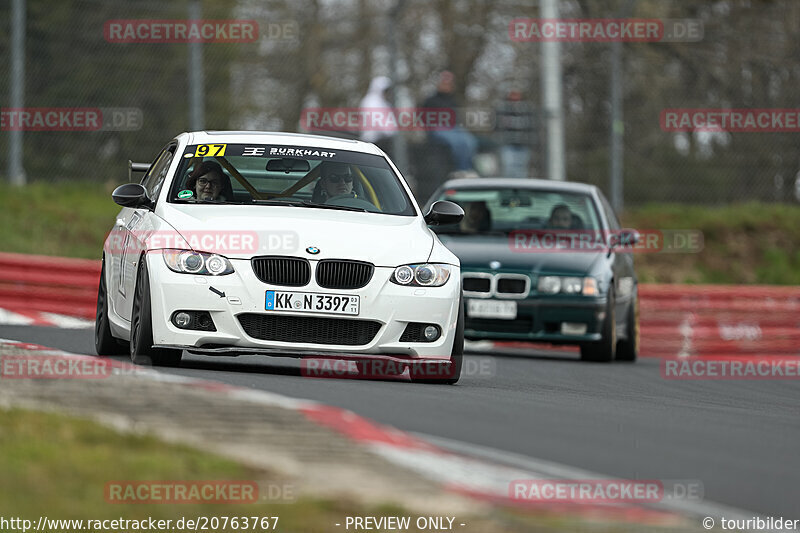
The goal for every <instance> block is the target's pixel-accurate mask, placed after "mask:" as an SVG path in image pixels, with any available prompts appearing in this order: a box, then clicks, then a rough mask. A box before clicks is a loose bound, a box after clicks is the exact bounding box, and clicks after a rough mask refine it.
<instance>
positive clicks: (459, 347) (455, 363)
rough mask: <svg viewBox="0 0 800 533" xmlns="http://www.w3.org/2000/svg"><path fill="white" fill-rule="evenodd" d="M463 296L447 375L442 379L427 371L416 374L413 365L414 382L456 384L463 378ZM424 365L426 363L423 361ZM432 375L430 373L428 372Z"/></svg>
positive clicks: (411, 373)
mask: <svg viewBox="0 0 800 533" xmlns="http://www.w3.org/2000/svg"><path fill="white" fill-rule="evenodd" d="M463 303H464V302H463V298H459V299H458V322H456V333H455V339H453V349H452V350H451V352H450V364H449V365H448V370H447V373H446V375H447V376H448V377H446V378H442V379H430V378H426V377H425V376H426V373H425V372H422V375H421V376H417V377H415V376H414V370H413V367H412V368H411V369H410V370H409V375H410V376H411V381H412V382H413V383H430V384H432V385H455V384H456V383H458V380H459V379H461V368H462V367H463V366H464V305H463ZM421 364H422V365H424V364H425V363H421ZM428 375H430V374H428Z"/></svg>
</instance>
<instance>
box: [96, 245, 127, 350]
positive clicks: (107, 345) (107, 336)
mask: <svg viewBox="0 0 800 533" xmlns="http://www.w3.org/2000/svg"><path fill="white" fill-rule="evenodd" d="M94 351H95V352H96V353H97V355H124V354H125V353H126V352H127V350H126V349H125V346H124V345H123V344H120V341H118V340H117V339H116V338H115V337H114V336H113V335H112V334H111V326H110V325H109V323H108V291H107V290H106V260H105V258H103V260H102V266H101V267H100V284H99V285H98V287H97V313H96V314H95V317H94Z"/></svg>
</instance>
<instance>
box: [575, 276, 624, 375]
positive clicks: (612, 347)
mask: <svg viewBox="0 0 800 533" xmlns="http://www.w3.org/2000/svg"><path fill="white" fill-rule="evenodd" d="M614 308H615V299H614V289H613V288H610V289H609V290H608V303H607V304H606V318H605V320H603V327H602V329H601V338H600V340H599V341H598V342H587V343H585V344H581V361H590V362H594V363H608V362H610V361H612V360H613V359H614V354H615V352H616V348H617V319H616V316H615V315H616V314H615V312H614Z"/></svg>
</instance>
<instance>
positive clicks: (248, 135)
mask: <svg viewBox="0 0 800 533" xmlns="http://www.w3.org/2000/svg"><path fill="white" fill-rule="evenodd" d="M183 135H186V136H188V139H187V144H247V143H254V144H279V145H288V146H303V147H309V148H326V149H331V150H350V151H353V152H364V153H368V154H375V155H383V152H381V150H380V149H379V148H378V147H377V146H375V145H374V144H372V143H367V142H363V141H357V140H353V139H341V138H338V137H327V136H325V135H310V134H304V133H284V132H275V131H192V132H187V133H182V134H181V135H179V136H178V137H181V136H183Z"/></svg>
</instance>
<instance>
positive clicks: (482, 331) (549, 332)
mask: <svg viewBox="0 0 800 533" xmlns="http://www.w3.org/2000/svg"><path fill="white" fill-rule="evenodd" d="M464 300H465V305H467V306H468V303H467V300H468V298H466V297H465V298H464ZM515 301H516V302H517V316H516V318H515V319H513V320H509V319H497V318H475V317H470V315H469V313H467V314H466V321H465V328H464V337H465V338H467V339H470V340H479V339H480V340H521V341H537V342H551V343H554V344H579V343H583V342H594V341H599V340H600V339H601V333H600V331H601V328H602V324H603V320H604V318H605V311H606V298H605V297H596V298H595V297H580V296H575V297H561V298H541V297H537V296H528V297H527V298H526V299H523V300H515ZM564 323H567V324H570V325H585V326H586V330H585V333H583V334H575V333H564V332H563V331H562V324H564Z"/></svg>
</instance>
